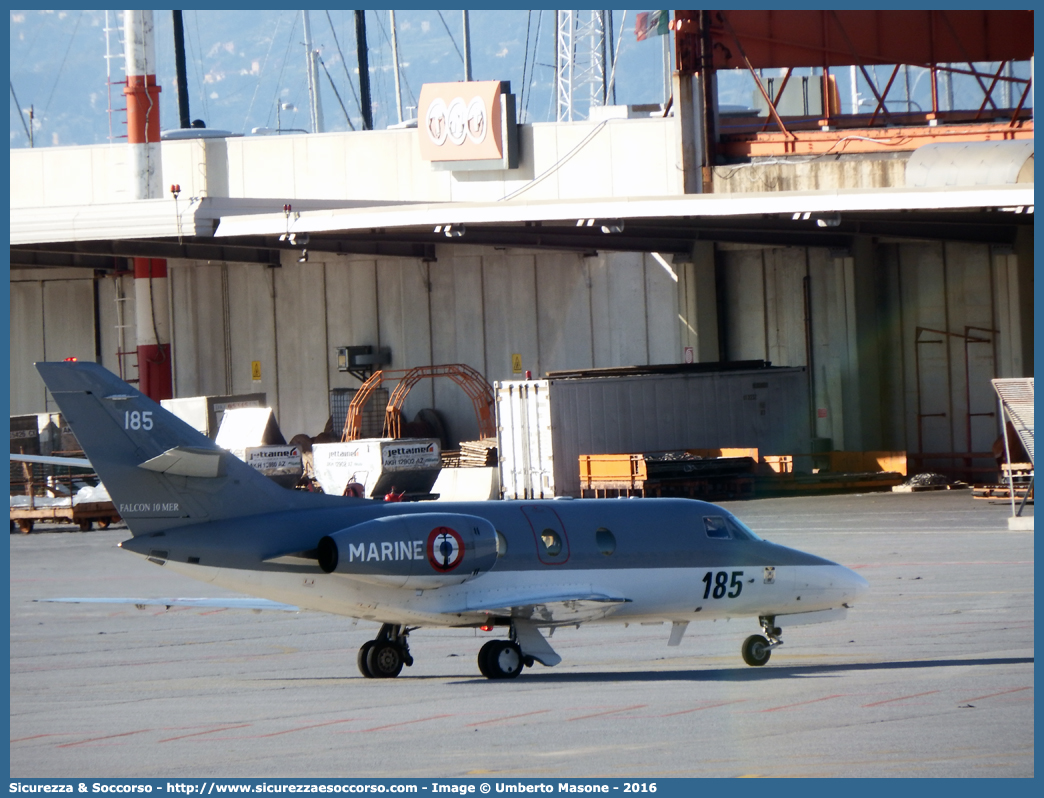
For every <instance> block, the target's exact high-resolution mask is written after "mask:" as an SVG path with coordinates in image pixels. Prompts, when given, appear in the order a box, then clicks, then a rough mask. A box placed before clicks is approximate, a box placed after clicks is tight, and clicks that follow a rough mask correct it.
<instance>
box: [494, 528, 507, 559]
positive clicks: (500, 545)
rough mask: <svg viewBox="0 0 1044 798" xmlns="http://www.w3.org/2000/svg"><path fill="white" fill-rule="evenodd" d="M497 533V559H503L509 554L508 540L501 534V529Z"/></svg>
mask: <svg viewBox="0 0 1044 798" xmlns="http://www.w3.org/2000/svg"><path fill="white" fill-rule="evenodd" d="M496 533H497V558H498V559H499V558H500V557H503V556H504V555H505V554H507V538H506V537H504V533H503V532H501V531H500V530H499V529H498V530H496Z"/></svg>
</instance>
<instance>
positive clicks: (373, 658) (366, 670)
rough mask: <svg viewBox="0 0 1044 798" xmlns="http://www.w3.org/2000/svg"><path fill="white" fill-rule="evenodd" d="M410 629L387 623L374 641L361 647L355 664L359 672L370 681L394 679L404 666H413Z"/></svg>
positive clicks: (369, 641) (368, 641)
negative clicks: (408, 640)
mask: <svg viewBox="0 0 1044 798" xmlns="http://www.w3.org/2000/svg"><path fill="white" fill-rule="evenodd" d="M410 631H411V630H410V629H408V628H407V627H405V626H400V625H399V624H392V623H386V624H384V625H383V626H381V631H379V632H378V633H377V637H376V638H374V639H373V640H367V641H366V642H365V643H363V644H362V646H360V647H359V653H358V655H356V658H355V662H356V664H357V665H358V666H359V672H360V673H362V675H363V676H365V677H366V678H368V679H394V678H395V677H396V676H398V675H399V673H400V672H401V671H402V666H403V665H406V666H410V665H412V664H413V657H412V656H410V647H409V644H408V643H407V642H406V638H407V636H408V635H409V633H410Z"/></svg>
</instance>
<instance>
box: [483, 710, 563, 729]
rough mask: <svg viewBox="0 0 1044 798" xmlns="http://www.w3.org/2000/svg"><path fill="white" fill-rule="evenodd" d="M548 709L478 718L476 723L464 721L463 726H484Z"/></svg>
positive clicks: (538, 713) (539, 713)
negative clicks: (488, 718)
mask: <svg viewBox="0 0 1044 798" xmlns="http://www.w3.org/2000/svg"><path fill="white" fill-rule="evenodd" d="M550 711H551V710H550V709H538V710H536V711H535V712H523V713H522V714H521V715H505V716H504V717H502V718H493V719H492V720H480V721H479V722H478V723H465V724H464V725H465V726H485V725H486V724H488V723H502V722H503V721H505V720H514V719H515V718H527V717H529V716H530V715H541V714H543V713H544V712H550Z"/></svg>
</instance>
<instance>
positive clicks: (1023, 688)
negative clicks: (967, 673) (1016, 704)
mask: <svg viewBox="0 0 1044 798" xmlns="http://www.w3.org/2000/svg"><path fill="white" fill-rule="evenodd" d="M1032 689H1033V688H1032V687H1013V688H1012V689H1011V690H1001V691H1000V692H999V693H990V694H989V695H980V696H976V697H975V698H962V699H961V700H962V701H982V699H984V698H994V697H996V696H999V695H1007V694H1008V693H1018V692H1021V691H1023V690H1032Z"/></svg>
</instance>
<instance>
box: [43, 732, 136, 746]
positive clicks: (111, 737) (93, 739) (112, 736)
mask: <svg viewBox="0 0 1044 798" xmlns="http://www.w3.org/2000/svg"><path fill="white" fill-rule="evenodd" d="M150 731H155V729H136V730H135V731H129V732H123V733H122V734H109V735H106V736H105V737H91V738H89V739H87V740H80V741H78V742H75V743H62V744H61V745H59V746H58V747H59V748H72V747H73V746H74V745H86V744H87V743H97V742H101V741H102V740H115V739H116V738H117V737H130V736H131V735H132V734H142V733H143V732H150Z"/></svg>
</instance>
